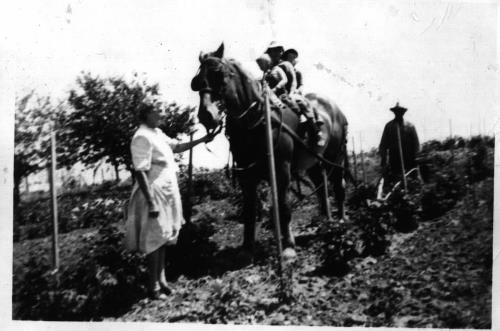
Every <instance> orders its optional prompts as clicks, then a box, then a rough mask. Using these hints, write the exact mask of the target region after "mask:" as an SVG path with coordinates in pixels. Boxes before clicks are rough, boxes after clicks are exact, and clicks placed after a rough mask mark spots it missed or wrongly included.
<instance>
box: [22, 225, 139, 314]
mask: <svg viewBox="0 0 500 331" xmlns="http://www.w3.org/2000/svg"><path fill="white" fill-rule="evenodd" d="M122 241H123V233H122V232H121V231H119V229H118V227H117V226H116V225H113V224H108V225H103V226H101V227H100V228H99V231H98V235H97V239H96V241H95V242H94V243H92V248H91V249H89V250H86V251H85V250H84V251H82V252H81V256H80V258H79V259H78V261H77V262H76V263H74V264H71V265H68V266H62V267H61V269H60V270H59V272H58V273H57V275H54V274H51V271H50V265H49V263H48V261H47V259H46V258H45V257H43V256H33V257H31V258H30V259H29V261H28V263H27V264H26V265H25V270H26V272H25V273H24V274H23V275H22V276H15V278H14V290H13V302H14V307H15V309H14V312H13V315H14V316H13V317H14V319H29V320H65V321H72V320H90V319H100V318H101V317H102V316H108V315H114V314H119V313H120V312H123V311H124V310H125V309H126V308H127V307H129V306H130V305H131V304H132V303H133V302H135V301H137V299H138V298H140V297H141V296H143V295H144V294H145V284H146V276H147V274H146V266H145V261H144V258H143V256H142V255H141V254H137V253H131V252H128V251H126V250H124V248H123V243H122Z"/></svg>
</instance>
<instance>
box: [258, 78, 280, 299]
mask: <svg viewBox="0 0 500 331" xmlns="http://www.w3.org/2000/svg"><path fill="white" fill-rule="evenodd" d="M262 83H263V87H264V100H265V107H264V108H265V109H264V110H265V124H266V145H267V161H268V167H269V184H270V186H271V195H272V201H273V219H274V231H275V233H276V241H277V246H278V276H279V277H280V280H281V287H282V290H284V289H285V282H284V279H283V247H282V245H281V226H280V218H279V217H280V215H279V210H278V185H277V182H276V168H275V162H274V149H273V133H272V128H271V107H270V104H269V93H270V91H269V86H268V85H267V82H266V81H265V80H263V82H262Z"/></svg>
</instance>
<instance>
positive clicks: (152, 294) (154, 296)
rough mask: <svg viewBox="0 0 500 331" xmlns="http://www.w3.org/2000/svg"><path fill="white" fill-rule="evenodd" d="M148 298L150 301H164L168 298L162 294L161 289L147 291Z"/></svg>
mask: <svg viewBox="0 0 500 331" xmlns="http://www.w3.org/2000/svg"><path fill="white" fill-rule="evenodd" d="M148 297H149V298H150V299H151V300H166V299H167V298H168V297H167V295H166V294H165V293H163V292H162V289H155V290H149V291H148Z"/></svg>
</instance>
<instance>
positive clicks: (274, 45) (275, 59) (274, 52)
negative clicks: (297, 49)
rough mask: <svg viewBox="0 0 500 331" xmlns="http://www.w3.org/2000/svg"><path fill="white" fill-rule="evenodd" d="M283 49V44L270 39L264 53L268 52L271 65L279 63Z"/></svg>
mask: <svg viewBox="0 0 500 331" xmlns="http://www.w3.org/2000/svg"><path fill="white" fill-rule="evenodd" d="M284 50H285V48H284V47H283V45H282V44H281V43H279V42H277V41H271V43H270V44H269V46H267V49H266V52H265V53H266V54H268V55H269V57H270V58H271V65H272V66H275V65H277V64H278V63H280V61H281V56H282V55H283V51H284Z"/></svg>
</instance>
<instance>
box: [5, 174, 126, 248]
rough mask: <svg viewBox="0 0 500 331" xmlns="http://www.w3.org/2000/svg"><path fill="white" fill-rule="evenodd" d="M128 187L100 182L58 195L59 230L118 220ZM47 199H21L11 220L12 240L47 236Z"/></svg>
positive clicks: (48, 207)
mask: <svg viewBox="0 0 500 331" xmlns="http://www.w3.org/2000/svg"><path fill="white" fill-rule="evenodd" d="M130 189H131V188H130V187H123V188H119V187H117V186H116V185H113V186H111V187H110V184H103V185H101V187H98V188H94V189H93V190H87V191H76V192H68V193H64V194H62V195H60V196H59V199H58V200H59V201H58V218H59V219H58V221H59V233H67V232H70V231H73V230H76V229H82V228H89V227H94V226H98V225H99V224H103V223H106V222H109V221H110V220H118V219H121V218H122V215H123V205H124V202H125V201H126V200H127V199H128V197H129V196H130ZM51 222H52V221H51V211H50V199H49V198H43V199H38V200H34V201H26V202H25V201H23V202H21V204H20V211H19V213H18V217H17V218H16V219H15V221H14V241H15V242H16V241H19V240H25V239H33V238H39V237H44V236H48V235H49V234H50V233H51V231H52V223H51Z"/></svg>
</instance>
